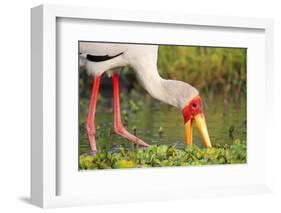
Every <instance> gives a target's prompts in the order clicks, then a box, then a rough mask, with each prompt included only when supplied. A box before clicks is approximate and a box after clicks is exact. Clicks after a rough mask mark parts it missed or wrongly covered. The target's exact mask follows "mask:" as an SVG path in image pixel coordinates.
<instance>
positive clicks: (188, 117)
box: [182, 95, 212, 147]
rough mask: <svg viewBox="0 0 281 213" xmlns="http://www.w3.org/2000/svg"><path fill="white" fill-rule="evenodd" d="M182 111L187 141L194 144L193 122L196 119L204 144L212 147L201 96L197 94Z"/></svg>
mask: <svg viewBox="0 0 281 213" xmlns="http://www.w3.org/2000/svg"><path fill="white" fill-rule="evenodd" d="M182 113H183V118H184V123H185V132H186V133H185V134H186V143H187V144H192V122H193V121H195V123H196V125H197V127H198V129H199V132H200V134H201V136H202V139H203V142H204V145H205V146H206V147H212V145H211V141H210V137H209V134H208V129H207V124H206V120H205V117H204V114H203V104H202V100H201V98H200V96H199V95H196V96H195V97H193V98H192V99H191V100H190V101H189V102H188V103H187V105H186V106H185V107H184V108H183V110H182Z"/></svg>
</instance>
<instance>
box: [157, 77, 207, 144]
mask: <svg viewBox="0 0 281 213" xmlns="http://www.w3.org/2000/svg"><path fill="white" fill-rule="evenodd" d="M161 84H162V87H163V90H162V93H161V94H160V95H158V97H162V98H163V99H162V100H163V101H165V102H167V103H168V104H171V105H173V106H175V107H177V108H179V109H180V110H181V111H182V113H183V118H184V124H185V131H186V143H187V144H192V123H193V121H195V123H196V125H197V127H198V129H199V132H200V134H201V136H202V138H203V141H204V144H205V146H206V147H211V146H212V145H211V142H210V138H209V134H208V129H207V125H206V121H205V117H204V114H203V103H202V99H201V98H200V96H199V92H198V90H197V89H195V88H194V87H192V86H191V85H190V84H188V83H186V82H183V81H176V80H161ZM156 97H157V96H156Z"/></svg>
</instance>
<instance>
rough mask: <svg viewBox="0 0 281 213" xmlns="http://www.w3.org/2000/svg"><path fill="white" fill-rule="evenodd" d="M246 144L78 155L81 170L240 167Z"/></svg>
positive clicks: (164, 146) (243, 159) (158, 146)
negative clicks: (196, 166) (211, 166)
mask: <svg viewBox="0 0 281 213" xmlns="http://www.w3.org/2000/svg"><path fill="white" fill-rule="evenodd" d="M246 147H247V146H246V143H245V142H244V141H243V142H241V141H240V140H239V139H236V140H235V141H234V142H233V144H232V145H215V146H214V147H213V148H199V147H198V146H196V145H192V146H186V147H184V148H176V147H175V146H166V145H153V146H150V147H148V148H143V149H136V148H132V149H129V150H126V149H125V148H124V147H120V148H119V149H118V150H117V151H115V152H108V151H101V152H99V153H97V154H96V155H95V156H89V155H80V164H79V165H80V169H81V170H91V169H119V168H146V167H165V166H192V165H213V164H242V163H246V160H247V148H246Z"/></svg>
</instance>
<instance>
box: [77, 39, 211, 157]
mask: <svg viewBox="0 0 281 213" xmlns="http://www.w3.org/2000/svg"><path fill="white" fill-rule="evenodd" d="M79 44H80V47H79V50H80V64H81V65H84V66H86V69H87V71H88V74H89V75H91V76H93V81H94V82H93V87H92V95H91V100H90V105H89V111H88V115H87V124H86V129H87V134H88V138H89V143H90V146H91V150H92V151H93V152H96V150H97V147H96V140H95V134H96V129H95V123H94V119H95V109H96V103H97V97H98V91H99V86H100V79H101V75H102V74H103V73H105V72H107V74H108V75H109V76H112V81H113V102H114V104H113V105H114V107H113V108H114V131H115V133H116V134H118V135H120V136H122V137H124V138H126V139H128V140H129V141H131V142H133V143H136V144H138V145H141V146H149V145H148V144H147V143H145V142H144V141H142V140H141V139H139V138H137V137H136V136H134V135H132V134H130V133H129V132H128V131H127V130H126V129H125V128H124V126H123V124H122V120H121V114H120V97H119V70H120V69H118V68H120V67H123V66H130V67H132V68H133V70H134V72H135V73H136V76H137V79H138V81H139V83H140V84H141V85H142V86H143V88H144V89H145V90H146V91H147V92H148V93H149V94H150V95H151V96H152V97H153V98H155V99H158V100H160V101H162V102H164V103H167V104H170V105H172V106H175V107H177V108H178V109H179V110H181V111H182V113H183V118H184V124H185V129H186V143H187V144H192V122H193V120H195V122H196V125H197V127H198V129H199V132H200V134H201V136H202V138H203V142H204V144H205V146H206V147H211V142H210V138H209V134H208V130H207V125H206V121H205V118H204V115H203V110H202V107H203V106H202V101H201V98H200V96H199V92H198V91H197V89H195V88H194V87H192V86H191V85H189V84H188V83H185V82H182V81H177V80H166V79H163V78H161V76H160V75H159V73H158V69H157V55H158V46H157V45H139V44H117V43H94V42H80V43H79Z"/></svg>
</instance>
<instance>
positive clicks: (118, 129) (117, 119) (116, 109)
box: [112, 73, 149, 146]
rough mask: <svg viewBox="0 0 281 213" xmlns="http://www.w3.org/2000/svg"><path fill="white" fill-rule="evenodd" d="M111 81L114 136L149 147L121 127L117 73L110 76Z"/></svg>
mask: <svg viewBox="0 0 281 213" xmlns="http://www.w3.org/2000/svg"><path fill="white" fill-rule="evenodd" d="M112 81H113V102H114V103H113V108H114V131H115V133H116V134H118V135H120V136H122V137H124V138H126V139H127V140H129V141H131V142H133V143H135V144H138V145H141V146H149V145H148V144H146V143H145V142H143V141H142V140H141V139H139V138H137V137H136V136H134V135H132V134H131V133H129V132H128V131H127V130H126V129H125V128H124V126H123V124H122V120H121V113H120V96H119V75H118V74H117V73H113V76H112Z"/></svg>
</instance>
